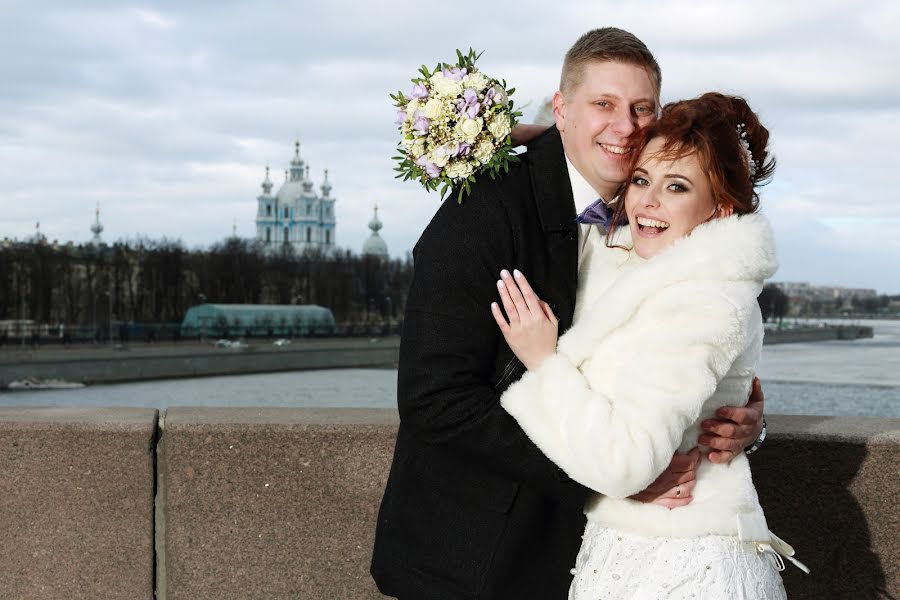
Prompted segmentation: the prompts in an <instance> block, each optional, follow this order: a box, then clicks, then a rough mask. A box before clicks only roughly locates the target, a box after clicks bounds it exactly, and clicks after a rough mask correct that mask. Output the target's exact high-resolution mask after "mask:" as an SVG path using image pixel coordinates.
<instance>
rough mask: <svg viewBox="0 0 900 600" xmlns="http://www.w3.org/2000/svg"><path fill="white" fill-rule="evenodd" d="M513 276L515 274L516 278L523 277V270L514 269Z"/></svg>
mask: <svg viewBox="0 0 900 600" xmlns="http://www.w3.org/2000/svg"><path fill="white" fill-rule="evenodd" d="M513 276H515V278H516V279H519V278H520V277H522V272H521V271H520V270H518V269H514V270H513Z"/></svg>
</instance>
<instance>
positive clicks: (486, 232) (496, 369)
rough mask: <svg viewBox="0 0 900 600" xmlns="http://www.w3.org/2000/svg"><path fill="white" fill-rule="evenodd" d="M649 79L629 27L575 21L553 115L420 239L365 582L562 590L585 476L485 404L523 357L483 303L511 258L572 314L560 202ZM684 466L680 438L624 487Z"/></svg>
mask: <svg viewBox="0 0 900 600" xmlns="http://www.w3.org/2000/svg"><path fill="white" fill-rule="evenodd" d="M659 89H660V70H659V65H658V64H657V62H656V60H655V59H654V58H653V55H652V54H651V53H650V51H649V50H648V49H647V47H646V46H645V45H644V44H643V43H642V42H641V41H640V40H639V39H637V38H636V37H635V36H633V35H632V34H630V33H628V32H625V31H622V30H619V29H614V28H605V29H598V30H594V31H590V32H588V33H586V34H585V35H584V36H582V37H581V38H580V39H579V40H578V42H576V44H575V45H574V46H573V47H572V48H571V49H570V50H569V52H568V53H567V54H566V58H565V62H564V63H563V69H562V77H561V82H560V91H559V92H557V93H556V95H555V96H554V99H553V109H554V115H555V117H556V127H552V128H550V129H549V130H548V131H547V132H546V133H544V134H542V135H541V136H539V137H538V138H537V139H535V140H534V141H533V142H532V143H531V144H530V145H529V148H528V152H527V153H526V154H524V155H522V156H521V159H522V160H521V162H519V163H518V164H517V165H515V166H514V167H513V168H511V169H510V172H509V173H508V174H507V175H506V176H504V177H503V178H500V179H497V180H490V179H488V178H484V179H482V180H479V182H478V183H477V184H476V185H475V186H474V187H473V188H472V193H471V195H470V196H469V197H468V198H467V199H466V200H465V201H464V202H463V203H462V204H461V205H460V204H457V203H455V202H453V201H450V202H445V203H444V204H443V205H442V206H441V207H440V209H439V210H438V212H437V214H436V215H435V217H434V219H433V220H432V221H431V223H430V224H429V226H428V227H427V229H426V230H425V232H424V233H423V234H422V237H421V238H420V239H419V242H418V244H417V245H416V248H415V251H414V255H415V262H416V270H415V277H414V280H413V284H412V287H411V289H410V293H409V299H408V301H407V307H406V317H405V322H404V331H403V339H402V342H401V346H400V369H399V379H398V391H397V397H398V404H399V410H400V428H399V431H398V434H397V442H396V447H395V451H394V460H393V464H392V467H391V472H390V475H389V478H388V482H387V487H386V489H385V493H384V499H383V500H382V504H381V510H380V512H379V516H378V523H377V529H376V539H375V548H374V554H373V558H372V575H373V577H374V579H375V581H376V583H377V584H378V588H379V590H381V592H382V593H384V594H387V595H390V596H396V597H398V598H400V599H401V600H457V599H463V598H465V599H476V598H477V599H498V600H501V599H502V600H506V599H511V598H521V599H527V600H530V599H535V600H556V599H560V600H562V599H563V598H565V597H566V594H567V590H568V587H569V583H570V581H571V575H570V569H572V567H574V565H575V556H576V554H577V553H578V549H579V545H580V542H581V534H582V532H583V530H584V525H585V521H584V516H583V513H582V509H583V507H584V503H585V501H586V500H587V498H588V497H589V495H590V494H591V493H592V492H591V490H588V489H587V488H584V487H583V486H581V485H579V484H578V483H576V482H574V481H572V480H571V479H570V478H569V477H568V476H567V475H566V474H565V473H564V472H563V471H561V470H560V469H559V468H558V467H557V466H556V465H555V464H553V463H552V462H551V461H550V460H549V459H547V458H546V457H545V456H544V455H543V454H542V453H541V452H540V450H538V448H537V447H536V446H535V445H534V444H533V443H532V442H531V441H530V440H529V439H528V437H527V436H526V435H525V433H524V432H523V431H522V429H521V428H520V427H519V426H518V424H517V423H516V422H515V420H514V419H513V418H512V417H510V416H509V415H508V414H507V413H506V412H505V411H504V410H503V408H502V407H501V406H500V402H499V398H500V395H501V394H502V393H503V391H504V390H505V389H506V388H507V387H508V386H509V385H510V384H511V383H513V382H514V381H516V380H517V379H518V378H519V377H521V375H522V374H523V372H524V371H525V368H524V366H523V365H522V364H521V363H520V362H519V361H518V360H517V359H516V358H515V356H514V354H513V352H512V351H511V350H510V349H509V347H508V346H507V345H506V343H505V342H504V340H503V337H502V336H501V335H500V331H499V329H498V328H497V326H496V323H495V322H494V319H493V317H492V315H491V311H490V304H491V302H493V301H494V300H496V299H497V291H496V285H495V284H496V281H497V279H498V277H499V276H500V270H501V268H504V267H516V268H518V269H519V270H521V271H522V272H523V273H525V274H526V275H527V276H528V280H529V282H531V283H532V287H534V289H535V291H536V292H537V294H538V295H539V296H540V297H541V298H542V299H544V300H546V301H547V302H548V303H549V304H550V306H551V307H552V309H553V311H554V312H555V313H556V315H557V316H558V318H559V330H560V334H562V333H563V332H564V331H565V330H566V329H568V328H569V327H570V326H571V324H572V316H573V311H574V308H575V289H576V284H577V275H578V265H579V261H580V259H581V253H582V250H581V249H582V248H583V247H584V245H585V242H586V240H587V239H588V236H589V235H600V233H599V232H598V231H597V228H595V227H592V226H590V225H585V224H579V222H580V220H579V221H578V222H576V215H577V214H579V213H580V212H582V211H583V210H584V209H586V208H588V207H590V206H591V205H593V204H594V203H595V202H596V201H597V200H598V198H599V199H600V200H601V201H602V203H601V204H600V205H598V207H599V208H600V209H602V208H603V206H604V205H605V203H606V202H607V201H611V200H613V199H614V195H615V192H616V190H617V189H618V187H619V185H620V184H621V183H622V181H623V180H624V178H625V177H626V175H627V173H626V165H625V162H626V156H627V155H626V154H625V145H626V140H627V138H628V136H629V135H630V134H631V133H632V132H633V131H634V130H635V129H636V128H640V127H643V126H645V125H646V124H648V123H649V122H650V121H652V120H653V119H654V118H655V115H656V112H657V110H658V102H659ZM601 212H602V210H601ZM761 404H762V402H761V399H759V401H754V402H753V403H752V407H751V408H747V409H738V408H732V409H727V411H729V412H728V413H727V416H728V417H730V418H732V419H734V422H731V421H724V420H722V421H718V422H715V423H709V424H707V425H708V433H706V434H704V436H702V439H701V442H702V443H705V444H707V445H711V446H712V447H714V448H715V449H718V450H720V451H722V452H721V454H716V455H714V459H716V460H727V458H728V457H730V456H733V453H735V452H740V451H741V450H742V449H743V448H744V447H745V446H747V445H750V444H751V443H752V442H753V441H754V439H756V436H757V435H758V433H759V428H760V423H759V421H760V415H761V411H762V408H761ZM717 434H721V435H717ZM597 460H604V457H602V456H598V457H597ZM696 466H697V460H696V453H695V454H694V455H693V456H689V457H675V458H674V459H673V463H672V465H671V466H670V468H669V470H668V471H667V472H666V473H663V475H662V476H660V478H659V479H658V480H657V481H656V482H654V484H653V485H651V487H650V488H648V490H646V491H645V492H642V493H641V494H638V496H637V498H636V499H638V500H641V501H653V500H655V501H657V502H659V503H662V504H664V505H667V506H670V507H671V506H674V505H678V504H683V503H686V502H689V501H690V498H689V495H690V489H691V486H692V483H691V482H692V480H693V479H694V476H695V470H696ZM682 484H684V485H682ZM676 496H677V498H676Z"/></svg>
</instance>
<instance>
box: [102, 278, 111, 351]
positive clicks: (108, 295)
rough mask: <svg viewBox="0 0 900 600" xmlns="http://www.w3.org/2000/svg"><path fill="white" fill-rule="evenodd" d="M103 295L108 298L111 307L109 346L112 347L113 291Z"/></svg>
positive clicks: (108, 330) (108, 331)
mask: <svg viewBox="0 0 900 600" xmlns="http://www.w3.org/2000/svg"><path fill="white" fill-rule="evenodd" d="M103 295H104V296H106V298H107V301H108V303H107V304H108V306H109V324H108V329H107V333H108V335H109V345H110V347H112V345H113V332H112V290H107V291H105V292H103Z"/></svg>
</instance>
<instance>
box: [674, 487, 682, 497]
mask: <svg viewBox="0 0 900 600" xmlns="http://www.w3.org/2000/svg"><path fill="white" fill-rule="evenodd" d="M675 497H676V498H680V497H681V486H680V485H679V486H678V487H677V488H675Z"/></svg>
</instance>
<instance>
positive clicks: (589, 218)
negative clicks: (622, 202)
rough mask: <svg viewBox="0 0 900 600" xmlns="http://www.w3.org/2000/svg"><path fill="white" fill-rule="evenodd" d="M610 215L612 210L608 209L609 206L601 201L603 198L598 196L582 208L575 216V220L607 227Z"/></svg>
mask: <svg viewBox="0 0 900 600" xmlns="http://www.w3.org/2000/svg"><path fill="white" fill-rule="evenodd" d="M610 217H612V211H611V210H609V207H608V206H606V203H605V202H603V198H600V199H599V200H597V201H596V202H594V203H593V204H591V205H590V206H588V207H587V208H586V209H584V210H583V211H582V212H581V214H580V215H578V216H577V217H575V221H576V222H577V223H587V224H588V225H603V226H604V227H608V226H609V220H610Z"/></svg>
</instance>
